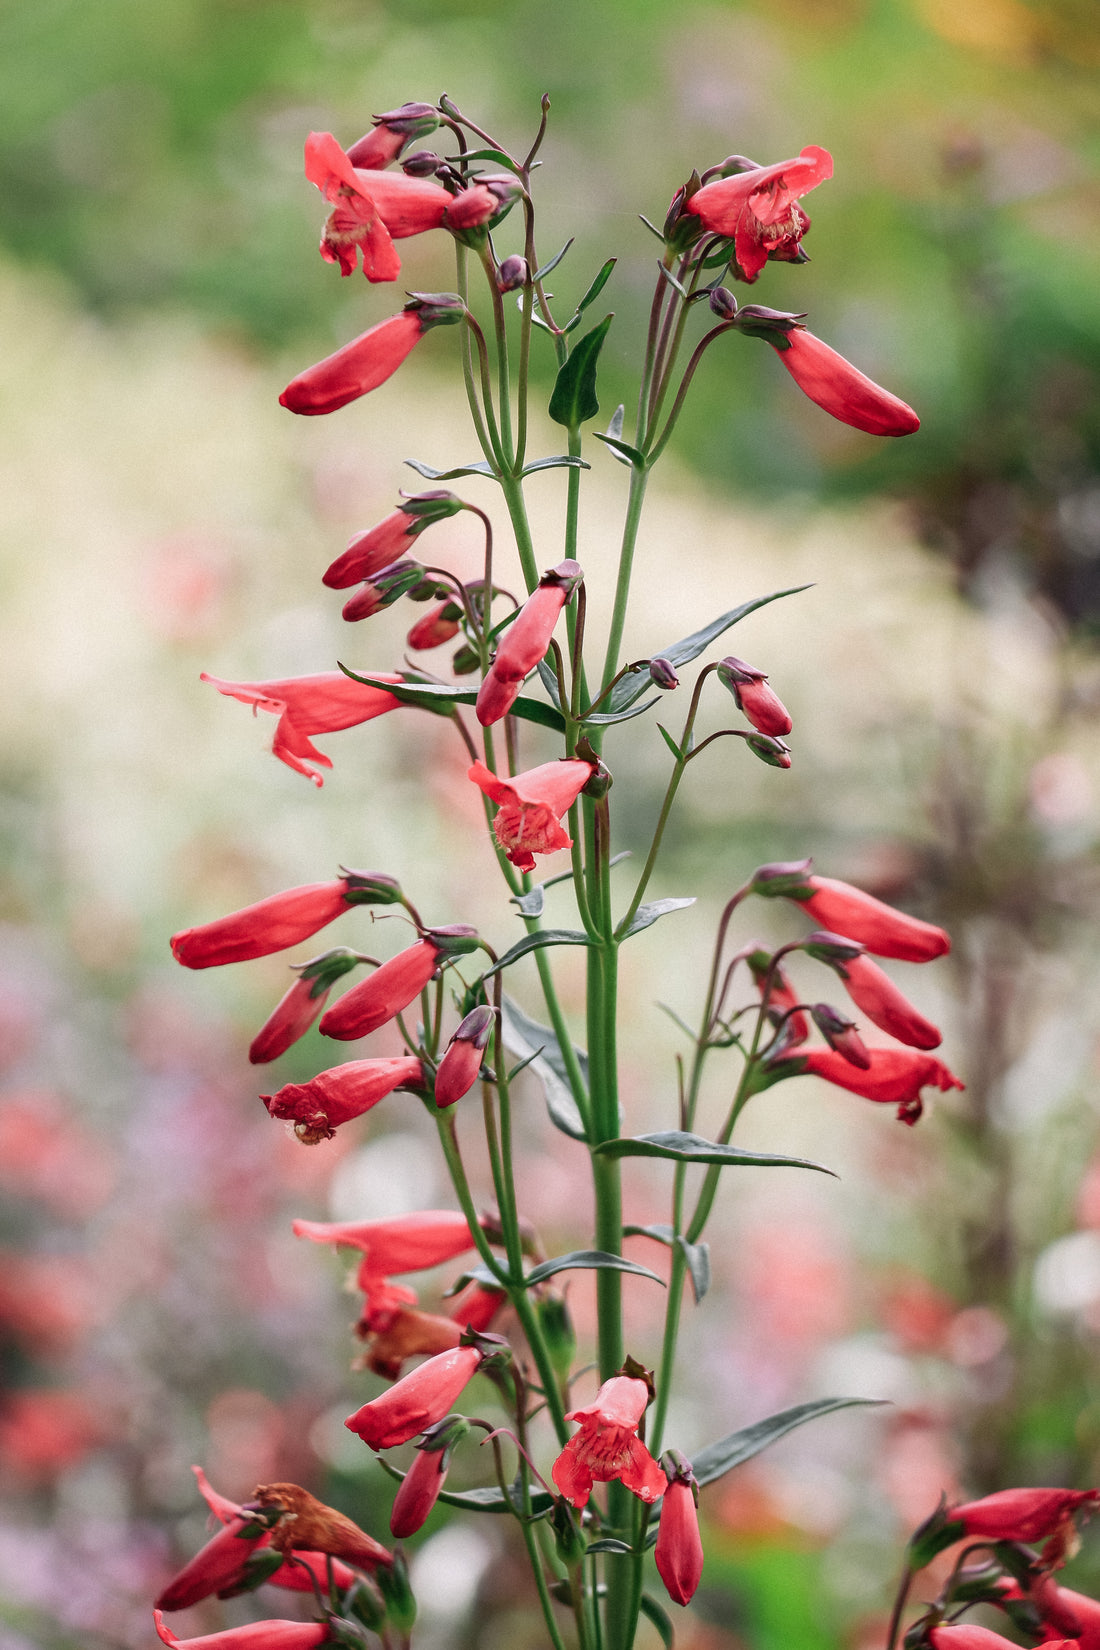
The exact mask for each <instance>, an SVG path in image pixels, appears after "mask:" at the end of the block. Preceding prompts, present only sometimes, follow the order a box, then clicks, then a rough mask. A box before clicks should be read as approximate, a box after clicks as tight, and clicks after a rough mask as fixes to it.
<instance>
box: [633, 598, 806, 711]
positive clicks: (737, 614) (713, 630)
mask: <svg viewBox="0 0 1100 1650" xmlns="http://www.w3.org/2000/svg"><path fill="white" fill-rule="evenodd" d="M809 589H810V586H809V585H808V584H796V585H792V586H791V588H790V589H789V590H773V591H772V593H771V595H770V596H757V598H756V599H755V601H751V602H742V603H741V606H740V607H732V608H731V609H730V611H729V612H728V613H723V614H721V615H720V616H719V617H718V618H717V619H712V620H711V622H710V624H708V625H704V626H703V628H702V630H696V631H695V632H694V633H693V634H692V635H690V636H685V637H684V638H683V640H682V641H679V642H673V643H672V645H671V647H659V648H657V649H656V650H655V657H660V658H662V659H667V660H668V662H669V664H670V665H674V666H675V665H686V664H688V663H690V661H691V660H692V659H697V658H698V657H699V655H700V653H702V651H703V649H704V648H707V647H709V646H710V644H711V642H714V641H717V639H718V637H719V636H721V635H722V633H723V631H726V630H729V629H730V628H731V626H733V625H735V624H737V623H738V622H739V621H740V620H741V619H744V618H747V617H748V615H749V614H750V613H755V612H756V610H757V608H758V607H767V605H768V603H769V602H777V601H779V599H780V598H781V597H782V596H797V595H798V594H799V592H800V591H803V590H809ZM647 684H648V678H643V680H642V681H641V682H638V681H636V680H634V679H633V678H632V677H630V676H624V677H623V678H622V680H621V681H620V682H617V683H616V684H615V686H614V688H613V689H612V690H611V694H610V699H611V704H612V707H613V708H614V709H615V710H622V709H623V708H624V707H625V706H626V705H632V704H633V703H634V701H635V699H639V698H641V696H642V694H643V693H644V692H645V690H646V686H647Z"/></svg>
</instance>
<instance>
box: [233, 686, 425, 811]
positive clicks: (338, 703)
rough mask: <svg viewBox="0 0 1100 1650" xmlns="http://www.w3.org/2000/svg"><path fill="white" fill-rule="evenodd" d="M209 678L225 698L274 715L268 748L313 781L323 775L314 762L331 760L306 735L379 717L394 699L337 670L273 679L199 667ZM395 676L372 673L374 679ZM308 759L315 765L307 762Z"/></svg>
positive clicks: (325, 763) (319, 781) (326, 764)
mask: <svg viewBox="0 0 1100 1650" xmlns="http://www.w3.org/2000/svg"><path fill="white" fill-rule="evenodd" d="M200 680H201V681H203V682H209V683H210V684H211V686H212V687H216V688H217V690H218V692H219V693H224V694H225V695H226V697H227V698H229V699H239V700H240V701H241V703H242V704H245V705H251V706H252V707H253V709H254V710H269V711H272V712H273V713H274V714H275V715H276V716H277V717H278V718H279V720H278V723H277V724H276V728H275V740H274V743H273V745H272V747H271V748H272V752H273V754H274V755H275V756H277V757H278V758H279V760H280V762H285V763H286V765H287V767H288V768H293V769H294V771H295V773H301V774H304V775H305V777H306V778H307V779H312V781H313V783H314V784H315V785H323V784H324V779H323V777H322V776H321V774H319V773H318V772H317V768H318V767H322V768H331V767H332V759H331V758H330V757H328V756H326V755H325V753H324V751H319V750H318V749H317V747H316V745H315V744H314V743H313V741H312V739H311V738H310V735H311V734H314V733H336V732H338V731H340V730H341V729H343V728H355V727H358V726H359V725H360V723H362V722H372V721H373V720H374V718H375V717H376V716H385V714H386V713H387V711H391V710H396V709H397V708H398V705H399V704H400V702H401V701H400V700H399V699H395V698H394V696H393V694H392V693H387V692H386V691H385V689H384V688H381V687H378V686H376V685H375V684H374V683H370V682H357V681H355V680H354V679H353V678H352V677H350V676H345V675H344V673H343V671H341V670H330V671H325V672H324V673H323V674H321V675H319V676H295V677H288V678H287V679H285V680H283V681H275V682H223V681H222V680H221V679H220V677H217V676H210V675H208V674H207V673H206V671H203V672H202V675H201V677H200ZM382 680H392V681H394V682H396V681H398V680H399V678H398V677H397V676H394V677H392V678H383V677H378V678H376V681H382ZM311 763H314V764H316V766H313V767H311V766H310V764H311Z"/></svg>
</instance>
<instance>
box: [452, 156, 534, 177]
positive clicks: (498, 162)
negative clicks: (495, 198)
mask: <svg viewBox="0 0 1100 1650" xmlns="http://www.w3.org/2000/svg"><path fill="white" fill-rule="evenodd" d="M451 158H452V159H453V160H462V161H463V162H465V163H467V164H468V163H469V162H470V161H472V160H491V161H492V163H493V165H494V166H505V167H507V169H508V171H509V172H515V173H517V175H518V172H519V167H518V166H517V165H516V163H515V161H514V160H512V158H511V157H510V156H509V155H506V154H505V153H504V151H503V149H471V150H470V151H469V153H467V154H464V155H453V156H452V157H451ZM474 182H475V183H476V182H477V179H476V178H475V179H474Z"/></svg>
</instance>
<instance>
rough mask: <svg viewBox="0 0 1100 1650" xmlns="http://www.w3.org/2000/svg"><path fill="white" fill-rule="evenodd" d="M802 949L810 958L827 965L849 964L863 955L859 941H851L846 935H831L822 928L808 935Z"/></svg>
mask: <svg viewBox="0 0 1100 1650" xmlns="http://www.w3.org/2000/svg"><path fill="white" fill-rule="evenodd" d="M802 949H803V951H805V953H806V955H807V956H808V957H813V958H814V959H815V960H816V961H817V962H826V963H837V962H849V961H850V960H851V958H853V957H859V956H861V955H862V953H863V946H862V945H861V944H860V942H859V941H858V940H850V939H848V938H847V936H846V935H844V934H829V933H827V932H826V931H825V930H824V929H821V928H817V929H815V930H814V932H813V933H812V934H807V935H806V938H805V939H804V940H803V941H802Z"/></svg>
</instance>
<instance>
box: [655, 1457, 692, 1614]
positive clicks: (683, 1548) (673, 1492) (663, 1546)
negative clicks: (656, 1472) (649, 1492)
mask: <svg viewBox="0 0 1100 1650" xmlns="http://www.w3.org/2000/svg"><path fill="white" fill-rule="evenodd" d="M653 1556H654V1558H655V1559H656V1561H657V1573H658V1575H659V1576H660V1578H661V1580H662V1581H663V1582H664V1584H665V1589H666V1591H667V1592H668V1596H669V1598H670V1599H672V1601H673V1603H674V1604H689V1603H690V1602H691V1599H692V1597H693V1596H694V1593H695V1590H696V1588H697V1587H698V1585H699V1580H700V1577H701V1576H702V1574H703V1543H702V1541H701V1540H700V1538H699V1514H698V1512H697V1510H696V1506H695V1495H694V1492H693V1490H692V1487H691V1482H690V1480H689V1479H688V1478H686V1477H684V1478H673V1479H672V1480H671V1482H670V1483H669V1486H668V1488H667V1490H666V1491H665V1497H664V1501H663V1502H662V1504H661V1524H660V1528H659V1529H658V1531H657V1546H656V1549H655V1551H654V1554H653Z"/></svg>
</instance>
